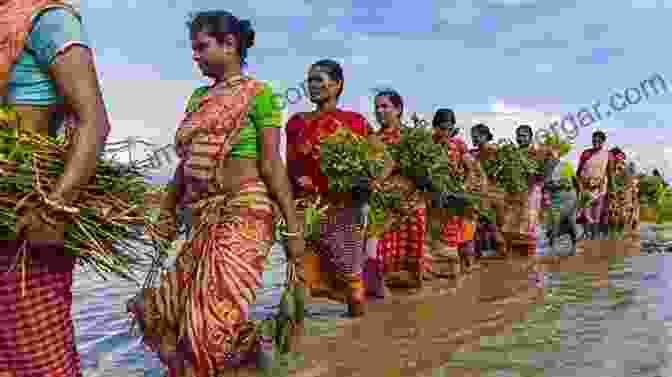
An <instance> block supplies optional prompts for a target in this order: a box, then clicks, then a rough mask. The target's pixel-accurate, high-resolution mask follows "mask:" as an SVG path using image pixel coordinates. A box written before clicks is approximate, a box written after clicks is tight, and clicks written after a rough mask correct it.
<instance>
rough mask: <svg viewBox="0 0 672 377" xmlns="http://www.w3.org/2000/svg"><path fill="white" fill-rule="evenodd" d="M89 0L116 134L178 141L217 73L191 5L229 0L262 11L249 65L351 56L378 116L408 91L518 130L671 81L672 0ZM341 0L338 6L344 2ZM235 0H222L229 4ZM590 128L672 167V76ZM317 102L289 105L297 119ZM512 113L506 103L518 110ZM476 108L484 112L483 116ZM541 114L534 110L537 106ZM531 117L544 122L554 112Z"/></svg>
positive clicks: (233, 8) (363, 100)
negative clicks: (524, 121) (196, 100)
mask: <svg viewBox="0 0 672 377" xmlns="http://www.w3.org/2000/svg"><path fill="white" fill-rule="evenodd" d="M160 3H161V5H160V6H157V5H159V3H158V2H155V1H142V2H140V1H137V0H134V1H130V0H114V1H112V0H95V1H93V0H92V1H82V2H81V11H82V15H83V20H84V25H85V28H86V31H87V34H88V36H89V39H90V40H91V42H92V45H93V47H94V51H95V55H96V64H97V69H98V71H99V76H100V79H101V83H102V89H103V95H104V98H105V101H106V103H107V107H108V111H109V115H110V119H111V121H112V134H111V140H119V139H124V138H126V137H128V136H139V137H143V138H146V139H148V140H151V141H152V142H154V143H156V144H159V145H161V144H166V143H170V142H171V140H172V138H173V133H174V131H175V129H176V126H177V124H178V122H179V120H180V119H181V117H182V113H183V110H184V105H185V102H186V99H187V97H188V96H189V95H190V94H191V92H192V90H193V89H195V88H196V87H198V86H200V85H204V84H206V83H207V81H205V80H204V79H203V78H202V77H201V76H200V73H199V71H197V69H196V68H195V66H194V64H193V62H192V60H191V51H190V43H189V41H188V33H187V29H186V26H185V22H186V21H187V15H188V13H189V12H194V11H199V10H210V9H224V10H228V11H230V12H232V13H233V14H234V15H236V16H238V17H240V18H245V19H250V20H251V22H252V25H253V27H254V28H255V30H256V34H257V35H256V44H255V46H254V47H253V48H252V49H251V50H250V52H249V54H250V56H249V59H248V61H249V67H248V68H249V69H248V72H249V73H250V74H252V75H253V76H255V77H256V78H258V79H261V80H266V81H269V82H270V83H271V84H272V86H273V88H274V89H276V90H277V91H278V92H279V93H282V92H283V91H284V90H286V89H287V88H293V87H297V86H299V85H300V83H301V82H302V81H303V80H304V77H305V75H306V71H307V69H308V67H309V65H310V64H311V63H313V62H315V61H317V60H318V59H322V58H332V59H335V60H337V61H339V62H341V63H342V65H343V67H344V71H345V89H344V94H343V96H342V98H341V101H340V104H341V107H342V108H344V109H348V110H353V111H359V112H362V113H364V114H365V115H366V116H367V117H369V118H370V119H371V120H372V121H373V118H372V117H371V111H372V101H373V98H372V90H371V89H372V88H375V87H380V86H387V87H392V88H394V89H396V90H398V91H399V92H400V93H401V94H402V96H403V97H404V101H405V107H406V112H407V113H412V112H418V113H420V114H422V115H424V116H425V117H426V118H428V119H431V114H433V112H434V111H435V110H436V109H437V108H439V107H448V108H452V109H454V110H455V111H456V113H457V117H458V123H460V125H462V126H463V127H466V128H468V127H470V126H471V125H473V124H472V122H473V120H474V116H473V115H472V114H481V113H491V116H489V118H488V123H487V124H488V125H489V126H490V127H491V128H492V129H493V130H494V133H495V136H496V137H497V138H499V137H512V136H513V129H514V128H515V126H516V124H515V123H516V122H511V121H499V119H500V118H507V117H509V118H510V113H520V114H526V113H540V112H543V113H548V114H552V115H553V116H552V117H555V118H558V117H562V116H563V115H564V114H571V113H573V114H576V113H577V112H578V111H580V110H581V109H582V108H585V107H588V108H590V106H591V105H592V104H593V103H594V102H595V101H600V102H601V103H608V101H609V99H610V96H611V95H612V94H614V93H624V90H625V89H627V88H638V87H640V83H641V82H642V81H643V80H645V79H647V78H650V77H651V76H653V75H654V74H659V75H661V76H662V77H663V78H665V79H666V80H672V70H671V69H670V68H668V67H669V66H670V64H669V63H670V60H669V59H670V54H671V52H670V51H672V50H670V49H669V48H666V47H667V42H668V41H667V37H665V35H667V33H665V32H664V30H665V29H664V27H665V25H666V24H667V22H669V19H670V18H672V9H671V8H672V1H670V0H665V1H661V0H658V1H655V0H632V1H626V0H621V1H609V2H607V1H597V0H593V1H582V2H581V4H579V2H578V1H565V0H553V1H550V0H548V1H534V0H481V1H478V0H475V1H466V0H453V1H450V0H442V1H429V0H415V1H412V2H409V1H401V0H399V1H381V0H368V1H358V2H355V1H353V0H349V1H348V0H345V1H340V2H333V1H323V0H283V1H268V0H266V1H247V2H246V1H236V2H222V1H214V0H199V1H185V0H179V1H176V0H166V1H163V2H160ZM335 3H338V5H335ZM223 7H224V8H223ZM668 82H669V88H668V89H669V92H668V93H660V94H659V95H651V96H649V98H647V99H643V100H641V101H640V102H639V103H637V104H632V105H630V106H628V107H627V108H626V109H625V110H623V111H621V112H617V113H614V114H612V115H611V116H610V117H608V118H606V119H603V120H601V121H599V122H595V123H593V124H591V125H590V126H589V127H586V128H584V129H582V130H580V131H579V132H580V133H579V136H578V138H577V140H576V143H577V147H576V148H575V150H574V151H573V152H572V155H571V156H570V158H571V159H572V160H576V158H577V155H578V154H577V153H578V152H580V150H582V149H584V148H587V147H588V146H589V144H590V137H591V132H592V130H594V129H598V128H599V129H602V130H605V131H607V134H608V144H609V145H610V146H621V147H623V149H625V150H626V151H627V152H629V157H632V158H634V159H636V160H637V161H639V162H640V164H641V165H642V166H643V167H649V168H650V167H652V166H658V167H662V169H663V173H665V174H666V175H667V172H669V174H670V175H672V142H667V140H672V138H670V136H672V135H671V132H670V127H672V117H670V115H671V112H672V107H671V106H670V104H671V103H672V81H668ZM309 109H311V105H310V104H309V103H308V102H307V101H306V100H305V99H304V100H303V101H300V102H299V103H297V104H293V105H292V104H290V105H289V106H288V108H287V111H286V114H285V119H287V117H288V116H289V115H291V114H292V113H294V112H298V111H306V110H309ZM507 114H508V115H507ZM477 117H478V116H477ZM535 119H536V118H535ZM535 122H536V123H535V124H532V126H533V128H535V129H536V128H540V127H544V128H547V127H548V125H546V124H539V123H544V121H542V120H537V121H535Z"/></svg>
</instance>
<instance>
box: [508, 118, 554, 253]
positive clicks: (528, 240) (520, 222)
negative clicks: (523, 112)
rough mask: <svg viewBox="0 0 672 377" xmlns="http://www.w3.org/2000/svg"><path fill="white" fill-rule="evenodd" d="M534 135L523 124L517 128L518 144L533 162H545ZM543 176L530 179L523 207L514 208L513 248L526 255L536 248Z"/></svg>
mask: <svg viewBox="0 0 672 377" xmlns="http://www.w3.org/2000/svg"><path fill="white" fill-rule="evenodd" d="M532 140H534V133H533V132H532V127H530V126H529V125H526V124H522V125H520V126H518V128H516V142H517V143H518V146H519V147H520V148H521V149H524V150H526V151H527V152H528V156H529V157H530V158H531V159H533V160H544V159H546V158H547V153H545V151H544V150H542V148H540V147H539V146H537V145H534V144H533V143H532ZM543 185H544V182H543V176H536V177H530V179H529V182H528V189H527V192H526V193H525V200H524V201H523V203H522V205H519V206H514V207H515V208H516V209H517V211H513V218H514V220H516V222H515V223H514V224H515V226H514V227H513V229H510V231H511V232H512V233H513V234H512V236H513V237H512V241H513V242H512V247H514V245H520V246H522V249H523V250H521V251H522V252H523V254H524V255H533V254H534V249H535V247H536V239H535V238H536V226H537V224H538V221H537V220H538V219H539V212H540V210H541V199H542V189H543Z"/></svg>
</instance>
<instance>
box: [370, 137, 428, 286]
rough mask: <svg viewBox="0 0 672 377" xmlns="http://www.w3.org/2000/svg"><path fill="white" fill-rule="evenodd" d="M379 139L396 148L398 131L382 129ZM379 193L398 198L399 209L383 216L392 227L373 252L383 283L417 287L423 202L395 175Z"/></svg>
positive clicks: (424, 229) (407, 180)
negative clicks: (399, 199)
mask: <svg viewBox="0 0 672 377" xmlns="http://www.w3.org/2000/svg"><path fill="white" fill-rule="evenodd" d="M379 136H380V138H381V140H382V142H383V143H384V144H385V145H393V144H397V143H399V142H400V138H401V130H400V129H399V128H386V129H382V130H381V131H380V133H379ZM382 190H383V191H385V192H398V193H399V194H400V195H401V202H400V206H399V208H398V209H396V210H394V211H390V213H389V214H387V215H386V218H387V219H388V220H389V223H391V224H392V225H391V227H387V229H386V230H385V232H384V233H383V236H382V239H381V241H380V242H379V243H378V248H377V257H378V260H379V261H381V263H382V265H383V274H384V276H385V280H386V282H387V283H388V285H390V286H403V287H409V286H410V287H419V286H421V285H422V277H423V274H422V272H423V269H424V254H425V236H426V232H427V205H426V203H425V199H424V197H423V196H422V195H421V194H420V192H419V191H418V190H417V189H416V187H415V183H413V181H412V180H411V179H410V178H409V177H404V176H402V175H401V174H399V173H395V174H393V175H392V176H390V177H389V178H388V179H387V180H386V181H385V182H383V183H382Z"/></svg>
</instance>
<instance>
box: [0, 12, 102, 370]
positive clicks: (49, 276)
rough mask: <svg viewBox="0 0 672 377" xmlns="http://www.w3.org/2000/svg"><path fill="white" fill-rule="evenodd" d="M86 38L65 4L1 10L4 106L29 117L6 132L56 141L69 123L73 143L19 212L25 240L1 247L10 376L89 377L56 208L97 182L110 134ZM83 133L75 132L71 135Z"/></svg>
mask: <svg viewBox="0 0 672 377" xmlns="http://www.w3.org/2000/svg"><path fill="white" fill-rule="evenodd" d="M84 35H85V34H84V32H83V30H82V23H81V18H80V16H79V14H78V13H77V11H76V10H75V9H74V8H73V7H71V6H68V5H66V4H64V3H61V2H56V1H46V0H42V1H40V0H13V1H9V2H7V1H5V2H1V3H0V103H4V104H5V105H9V106H10V107H11V108H13V109H14V110H16V111H17V113H18V114H19V117H20V119H21V122H20V124H13V123H12V124H7V123H4V124H0V127H3V128H4V127H19V126H20V127H21V128H23V129H26V130H32V131H35V132H38V133H40V134H43V135H47V134H51V135H52V136H56V134H55V132H56V131H58V130H59V128H60V127H61V126H62V125H64V123H63V120H64V119H67V120H68V122H67V123H65V124H66V125H68V126H69V127H70V128H69V129H68V132H67V134H68V135H73V136H75V138H74V140H73V144H72V149H71V150H70V156H71V158H70V159H69V160H68V161H66V163H65V173H64V174H63V175H62V176H61V177H60V179H59V180H58V182H57V183H56V185H55V186H54V187H51V188H50V189H51V192H50V193H49V194H48V196H47V197H46V198H44V197H42V198H39V195H37V197H38V198H39V200H36V201H34V203H31V204H29V205H26V206H24V207H22V208H20V209H18V212H17V215H18V219H17V224H16V229H17V235H18V237H17V239H19V240H11V241H9V240H5V241H1V245H2V246H1V247H2V250H1V251H0V350H1V351H0V376H3V377H5V376H11V377H23V376H64V377H75V376H80V375H81V370H80V361H79V355H78V353H77V348H76V345H75V343H76V342H75V335H74V327H73V323H72V317H71V309H72V279H73V269H74V266H75V262H76V261H75V259H74V258H73V257H70V256H66V254H65V251H64V249H63V230H64V224H63V222H64V221H66V220H64V219H65V218H64V217H63V216H62V215H61V213H60V212H59V210H58V207H61V206H63V205H68V203H69V202H70V201H71V200H72V199H74V197H73V196H74V195H75V190H74V188H75V187H77V186H80V185H82V184H85V183H87V182H89V181H90V179H91V177H92V175H93V173H94V171H95V168H96V160H97V152H98V151H102V150H103V148H104V145H105V139H106V138H107V135H108V133H109V130H110V125H109V123H108V118H107V114H106V111H105V106H104V104H103V100H102V97H101V93H100V88H99V84H98V79H97V77H96V70H95V65H94V63H93V54H92V52H91V50H90V49H89V42H88V41H87V40H86V39H85V38H84ZM0 111H2V110H0ZM75 120H76V121H77V123H74V121H75ZM75 126H76V127H77V128H76V133H71V132H69V131H70V130H73V129H74V127H75ZM46 219H51V220H52V221H55V223H52V224H48V222H46ZM23 240H26V244H25V245H26V246H27V248H28V249H27V250H28V253H29V254H28V256H29V258H30V259H29V260H30V265H29V266H27V268H26V273H25V276H22V274H21V273H17V272H14V270H13V269H14V267H15V263H16V261H17V255H18V252H19V249H20V244H22V243H23V242H24V241H23ZM24 282H25V285H23V283H24ZM22 288H25V291H24V292H23V293H22Z"/></svg>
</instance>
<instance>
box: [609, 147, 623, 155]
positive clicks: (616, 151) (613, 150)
mask: <svg viewBox="0 0 672 377" xmlns="http://www.w3.org/2000/svg"><path fill="white" fill-rule="evenodd" d="M609 152H611V154H613V155H614V156H619V155H620V156H623V158H626V157H627V156H626V154H625V152H623V151H622V150H621V148H619V147H613V148H611V150H610V151H609Z"/></svg>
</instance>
